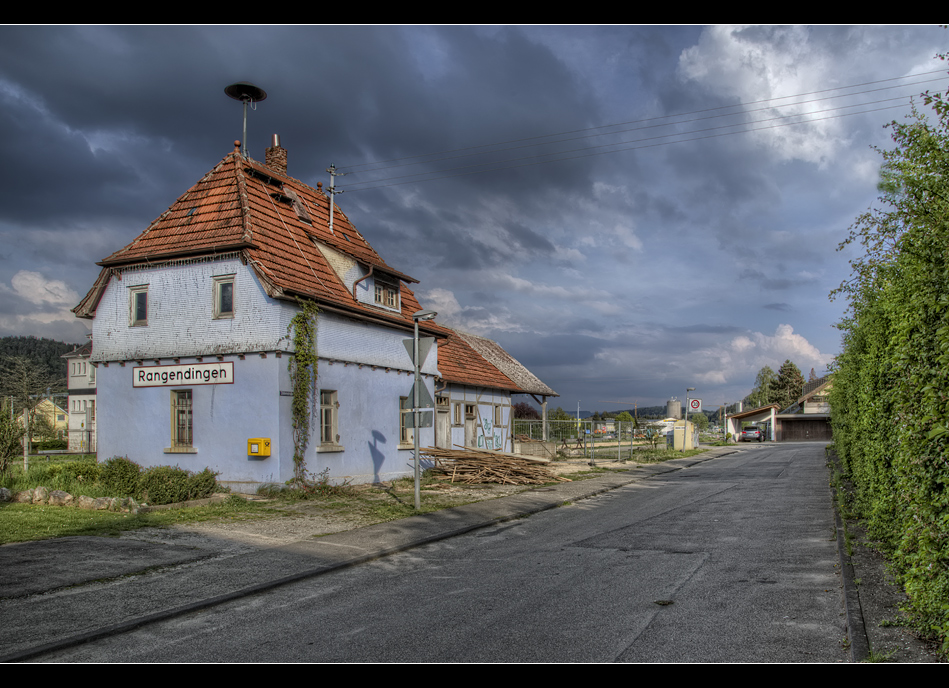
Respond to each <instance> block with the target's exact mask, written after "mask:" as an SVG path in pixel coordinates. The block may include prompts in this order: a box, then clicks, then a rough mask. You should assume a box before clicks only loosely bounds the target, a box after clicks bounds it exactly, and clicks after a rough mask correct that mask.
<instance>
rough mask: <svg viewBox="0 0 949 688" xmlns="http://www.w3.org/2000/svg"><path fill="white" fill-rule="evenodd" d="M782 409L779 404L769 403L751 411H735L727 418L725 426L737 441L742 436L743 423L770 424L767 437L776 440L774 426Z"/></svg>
mask: <svg viewBox="0 0 949 688" xmlns="http://www.w3.org/2000/svg"><path fill="white" fill-rule="evenodd" d="M780 410H781V407H780V406H778V405H777V404H769V405H768V406H761V407H760V408H756V409H751V410H750V411H741V412H739V413H733V414H731V415H730V416H726V418H725V426H726V429H727V432H730V433H731V434H732V438H733V439H734V440H735V441H736V442H737V441H738V438H739V437H741V425H742V423H746V422H747V423H755V424H757V425H760V424H762V423H767V424H768V433H767V439H768V440H769V441H771V442H773V441H774V439H775V438H774V427H775V419H776V417H777V415H778V411H780Z"/></svg>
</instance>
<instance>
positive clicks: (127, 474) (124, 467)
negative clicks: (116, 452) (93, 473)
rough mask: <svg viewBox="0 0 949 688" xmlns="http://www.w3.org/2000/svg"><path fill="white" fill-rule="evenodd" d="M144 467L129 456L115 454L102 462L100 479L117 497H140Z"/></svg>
mask: <svg viewBox="0 0 949 688" xmlns="http://www.w3.org/2000/svg"><path fill="white" fill-rule="evenodd" d="M141 476H142V467H141V466H139V465H138V464H137V463H135V462H134V461H131V460H129V458H128V457H127V456H113V457H112V458H111V459H109V460H108V461H106V462H105V463H104V464H102V467H101V469H100V471H99V481H100V482H101V483H102V485H103V486H104V487H105V488H106V490H108V491H110V492H111V493H112V494H114V495H115V496H116V497H118V496H120V495H121V496H127V497H138V496H139V494H140V492H139V480H140V479H141Z"/></svg>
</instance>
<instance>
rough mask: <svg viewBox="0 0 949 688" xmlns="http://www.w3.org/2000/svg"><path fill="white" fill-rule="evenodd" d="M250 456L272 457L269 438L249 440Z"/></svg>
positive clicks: (248, 449) (248, 453) (252, 438)
mask: <svg viewBox="0 0 949 688" xmlns="http://www.w3.org/2000/svg"><path fill="white" fill-rule="evenodd" d="M247 455H248V456H270V438H269V437H251V438H250V439H249V440H247Z"/></svg>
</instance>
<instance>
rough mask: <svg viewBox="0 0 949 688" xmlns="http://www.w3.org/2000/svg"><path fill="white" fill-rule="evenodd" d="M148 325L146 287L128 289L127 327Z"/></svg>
mask: <svg viewBox="0 0 949 688" xmlns="http://www.w3.org/2000/svg"><path fill="white" fill-rule="evenodd" d="M147 324H148V285H147V284H142V285H139V286H137V287H129V327H143V326H145V325H147Z"/></svg>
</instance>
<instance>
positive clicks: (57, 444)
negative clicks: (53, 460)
mask: <svg viewBox="0 0 949 688" xmlns="http://www.w3.org/2000/svg"><path fill="white" fill-rule="evenodd" d="M68 446H69V445H68V443H67V442H66V440H43V441H42V442H34V443H33V450H34V451H58V450H60V449H66V448H68Z"/></svg>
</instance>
